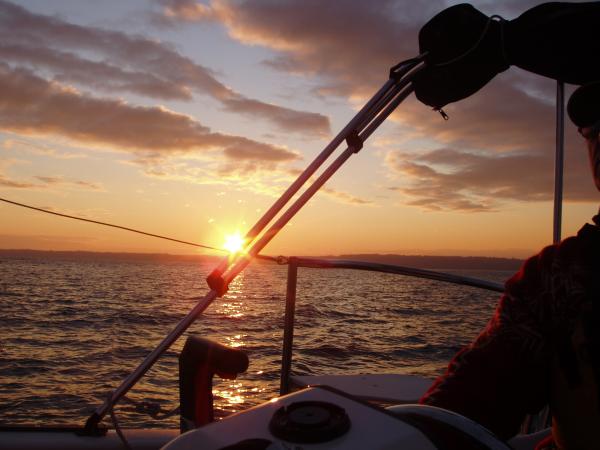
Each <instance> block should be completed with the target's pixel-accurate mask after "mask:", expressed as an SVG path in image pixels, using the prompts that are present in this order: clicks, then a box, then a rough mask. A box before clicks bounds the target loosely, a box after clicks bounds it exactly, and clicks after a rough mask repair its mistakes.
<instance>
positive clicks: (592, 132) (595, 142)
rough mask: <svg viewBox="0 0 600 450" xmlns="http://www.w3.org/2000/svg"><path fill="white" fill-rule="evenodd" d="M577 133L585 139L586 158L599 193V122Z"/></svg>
mask: <svg viewBox="0 0 600 450" xmlns="http://www.w3.org/2000/svg"><path fill="white" fill-rule="evenodd" d="M579 133H581V135H582V136H583V137H584V138H585V141H586V143H587V148H588V157H589V160H590V166H591V169H592V176H593V177H594V183H595V184H596V189H598V190H599V191H600V138H599V137H598V133H600V121H598V122H596V123H595V124H594V125H591V126H589V127H585V128H580V129H579Z"/></svg>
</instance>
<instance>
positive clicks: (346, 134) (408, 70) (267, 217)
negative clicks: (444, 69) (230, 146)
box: [207, 56, 424, 289]
mask: <svg viewBox="0 0 600 450" xmlns="http://www.w3.org/2000/svg"><path fill="white" fill-rule="evenodd" d="M422 59H423V57H422V56H420V57H418V58H415V59H414V60H412V61H411V62H410V63H407V64H406V66H405V67H402V68H401V69H400V70H399V71H398V72H397V73H396V74H395V75H394V77H392V78H390V79H389V80H388V81H387V82H386V83H385V84H384V86H383V87H382V88H381V89H380V90H379V91H378V92H377V94H375V96H373V98H371V100H369V102H368V103H367V104H366V105H365V106H364V107H363V108H362V109H361V110H360V111H359V112H358V113H357V114H356V115H355V116H354V118H353V119H352V120H351V121H350V123H348V125H346V126H345V127H344V129H343V130H342V131H341V132H340V133H339V134H338V135H337V136H336V137H335V138H334V140H333V141H332V142H331V143H330V144H329V145H328V146H327V147H326V148H325V149H324V150H323V151H322V152H321V154H320V155H318V156H317V158H316V159H315V160H314V161H313V162H312V163H311V164H310V165H309V167H307V168H306V170H305V171H304V172H303V173H302V174H301V175H300V176H299V177H298V178H297V179H296V181H294V183H293V184H292V185H291V186H290V187H289V188H288V189H287V190H286V192H285V193H284V194H283V195H282V196H281V197H280V198H279V199H278V200H277V201H276V202H275V203H274V204H273V205H272V206H271V208H270V209H269V210H268V211H267V212H266V213H265V214H264V215H263V216H262V217H261V218H260V219H259V221H258V222H257V223H256V224H255V225H254V226H253V227H252V229H251V230H250V231H249V232H248V233H247V235H246V237H245V242H246V245H247V246H248V245H249V244H250V243H251V242H252V241H253V240H254V239H255V238H256V237H257V236H258V235H259V234H260V232H261V231H262V230H263V229H264V228H265V227H266V226H267V225H268V224H269V222H270V221H271V220H272V219H273V218H274V217H275V216H276V215H277V214H278V213H279V212H280V211H281V209H283V207H284V206H285V205H286V204H287V203H288V202H289V200H290V199H291V198H292V197H293V196H294V195H295V194H296V193H297V192H298V190H300V188H301V187H302V186H303V185H304V184H305V183H306V182H307V181H308V180H309V179H310V177H311V176H312V175H313V174H314V173H315V172H316V170H317V169H318V168H319V167H320V166H321V165H322V164H323V163H324V162H325V161H326V159H327V158H328V157H329V156H330V155H331V154H332V153H333V151H334V150H335V149H336V148H337V147H338V146H339V145H340V144H341V143H342V142H343V141H344V140H347V139H348V138H350V137H351V136H355V135H356V134H358V133H359V132H360V131H361V130H362V128H363V127H365V126H366V125H368V123H369V122H371V121H372V120H373V117H375V116H377V114H379V113H380V111H381V110H382V109H383V108H384V107H385V106H386V105H387V103H388V102H389V101H391V100H392V99H393V98H394V97H395V96H397V94H398V92H401V91H402V89H404V88H405V87H406V86H407V85H409V84H410V83H411V81H412V79H413V77H414V75H415V74H416V73H418V72H419V71H420V70H421V69H422V68H423V67H424V64H423V62H422ZM411 92H412V91H411ZM396 106H397V105H396ZM386 117H387V116H386ZM272 228H273V227H271V229H272ZM257 253H258V252H254V253H253V252H252V248H250V249H249V250H248V254H252V255H251V257H254V256H255V255H256V254H257ZM246 259H248V258H247V255H241V256H240V258H239V259H238V261H237V262H241V263H242V264H243V267H246V265H247V263H244V262H243V261H244V260H246ZM235 263H236V261H230V260H229V259H228V258H223V260H222V261H221V263H220V264H219V265H218V266H217V268H215V269H214V270H213V271H212V272H211V274H210V275H209V277H208V279H207V281H208V282H209V286H210V287H211V288H213V289H215V288H216V287H217V285H216V284H212V283H213V282H214V281H215V279H219V278H221V276H222V275H223V273H224V272H226V271H228V268H230V267H232V266H233V265H234V264H235ZM243 267H242V269H243ZM229 271H230V272H231V270H230V269H229ZM237 273H239V271H237ZM237 273H236V275H237ZM234 276H235V275H234ZM231 279H232V278H229V280H226V283H225V285H227V283H228V282H229V281H231ZM217 289H219V288H217Z"/></svg>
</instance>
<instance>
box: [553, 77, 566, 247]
mask: <svg viewBox="0 0 600 450" xmlns="http://www.w3.org/2000/svg"><path fill="white" fill-rule="evenodd" d="M564 104H565V84H564V83H563V82H561V81H557V82H556V156H555V162H554V227H553V234H552V238H553V239H552V242H554V243H555V244H557V243H559V242H560V238H561V225H562V197H563V166H564V153H565V150H564V147H565V106H564Z"/></svg>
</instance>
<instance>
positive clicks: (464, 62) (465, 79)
mask: <svg viewBox="0 0 600 450" xmlns="http://www.w3.org/2000/svg"><path fill="white" fill-rule="evenodd" d="M502 27H503V24H502V23H501V22H499V21H497V20H494V19H491V18H490V17H488V16H486V15H485V14H483V13H481V12H480V11H478V10H477V9H475V8H474V7H473V6H471V5H468V4H460V5H455V6H452V7H450V8H448V9H445V10H444V11H442V12H440V13H439V14H437V15H436V16H435V17H433V19H431V20H430V21H429V22H427V23H426V24H425V25H424V26H423V28H421V31H420V32H419V48H420V53H421V54H422V53H424V52H427V56H426V58H425V62H426V63H427V67H426V68H425V69H424V70H423V71H422V72H421V73H420V74H419V75H418V76H417V78H416V80H415V81H414V86H415V94H416V96H417V98H418V99H419V100H420V101H421V102H423V103H425V104H426V105H429V106H432V107H434V108H441V107H443V106H444V105H446V104H448V103H451V102H456V101H458V100H462V99H463V98H466V97H469V96H470V95H472V94H474V93H475V92H477V91H478V90H479V89H481V88H482V87H483V86H485V85H486V84H487V83H488V82H489V81H490V80H491V79H492V78H494V76H496V74H498V73H499V72H502V71H504V70H506V69H508V67H509V64H508V62H507V61H506V59H505V55H504V49H503V45H502V37H503V36H502V34H503V29H502Z"/></svg>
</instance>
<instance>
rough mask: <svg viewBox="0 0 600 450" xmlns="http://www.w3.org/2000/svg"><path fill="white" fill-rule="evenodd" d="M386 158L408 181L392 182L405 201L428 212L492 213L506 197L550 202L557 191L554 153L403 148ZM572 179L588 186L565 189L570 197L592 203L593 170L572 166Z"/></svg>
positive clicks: (391, 188)
mask: <svg viewBox="0 0 600 450" xmlns="http://www.w3.org/2000/svg"><path fill="white" fill-rule="evenodd" d="M386 162H387V164H388V165H389V167H390V168H391V169H392V170H394V171H395V172H396V173H397V174H399V175H401V176H402V177H404V178H405V179H406V180H407V182H406V183H405V184H403V185H402V186H392V187H390V190H392V191H396V192H399V193H400V194H402V195H403V197H404V198H405V199H406V203H407V204H409V205H413V206H418V207H421V208H423V209H427V210H456V211H494V210H495V209H496V208H497V207H498V206H500V204H501V203H502V202H503V201H510V200H517V201H521V202H532V201H549V200H551V199H552V198H553V194H554V156H553V154H552V153H549V152H546V153H519V152H505V153H500V154H498V153H493V152H486V153H482V152H479V153H472V152H467V151H460V150H456V149H452V148H441V149H437V150H433V151H429V152H425V153H422V154H420V155H415V154H405V153H402V152H399V151H395V152H390V153H388V154H387V157H386ZM568 167H569V170H568V172H567V175H568V176H569V177H570V178H571V179H578V178H583V179H584V180H586V181H587V183H586V189H579V190H577V189H576V190H570V191H567V199H568V200H571V201H579V202H585V201H594V200H596V199H597V194H596V193H594V191H593V189H590V186H591V181H589V180H590V176H589V173H588V172H589V170H588V169H587V168H586V167H582V166H581V165H574V166H573V165H571V166H568Z"/></svg>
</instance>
